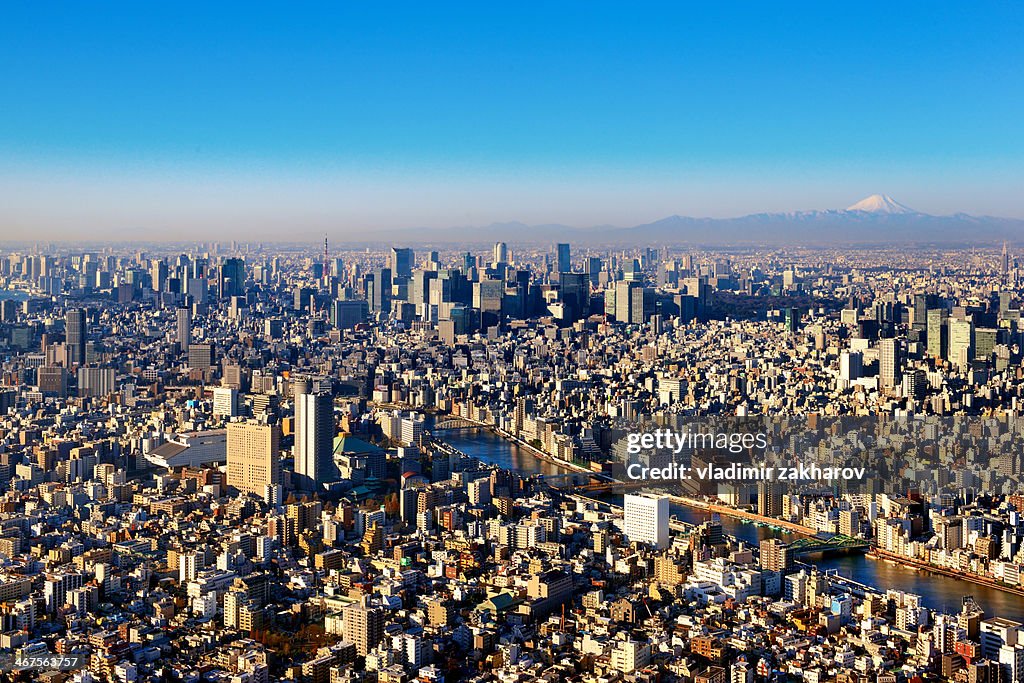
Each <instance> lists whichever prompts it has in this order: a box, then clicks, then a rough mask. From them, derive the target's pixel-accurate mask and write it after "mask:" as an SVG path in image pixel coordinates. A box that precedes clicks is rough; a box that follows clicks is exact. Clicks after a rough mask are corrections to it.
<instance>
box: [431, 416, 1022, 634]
mask: <svg viewBox="0 0 1024 683" xmlns="http://www.w3.org/2000/svg"><path fill="white" fill-rule="evenodd" d="M439 436H443V438H444V440H445V441H447V442H448V443H450V444H451V445H452V446H454V447H455V448H458V449H459V450H460V451H462V452H463V453H466V454H467V455H472V456H474V457H477V458H479V459H480V460H482V461H484V462H488V463H493V464H495V465H498V466H499V467H502V468H504V469H508V470H512V471H516V472H520V473H522V474H524V475H531V474H559V473H562V472H566V471H568V470H566V469H565V468H563V467H560V466H559V465H556V464H554V463H550V462H547V461H544V460H541V459H540V458H538V457H537V456H535V455H534V454H532V453H530V451H529V450H527V449H525V448H520V447H519V446H516V445H515V444H513V443H511V442H509V441H506V440H505V439H503V438H501V437H500V436H498V435H496V434H494V433H493V432H491V431H489V430H484V429H476V430H467V431H452V432H445V433H443V434H442V435H439ZM672 514H673V515H675V516H676V517H677V518H678V519H679V520H680V521H683V522H689V523H691V524H700V523H702V522H705V521H707V519H708V513H705V512H702V511H700V510H695V509H693V508H686V507H678V506H672ZM722 528H723V531H725V533H726V534H728V535H730V536H733V537H735V538H738V539H740V540H742V541H745V542H747V543H750V544H752V545H756V544H757V543H758V542H759V541H761V540H762V539H765V538H772V537H777V538H781V539H783V540H791V539H792V538H795V536H793V535H791V534H788V533H786V532H781V531H775V530H773V529H771V528H769V527H759V526H756V525H754V524H744V523H742V522H740V521H739V520H737V519H733V518H731V517H722ZM805 561H806V562H809V563H813V564H815V565H817V566H818V568H819V569H822V570H826V569H835V570H836V571H837V572H838V573H839V574H841V575H843V576H846V577H849V578H851V579H854V580H855V581H859V582H861V583H864V584H867V585H869V586H875V587H876V588H879V589H881V590H886V589H889V588H896V589H899V590H902V591H906V592H908V593H914V594H917V595H920V596H921V598H922V599H923V601H924V603H925V605H927V606H928V607H930V608H932V609H936V610H940V611H943V612H949V613H956V612H958V611H960V603H961V600H962V599H963V596H965V595H972V596H974V599H975V601H976V602H977V603H978V605H979V606H980V607H981V608H982V609H983V610H984V611H985V615H986V616H988V617H992V616H1000V617H1007V618H1010V619H1015V620H1018V621H1024V596H1018V595H1014V594H1012V593H1006V592H1003V591H1000V590H996V589H994V588H989V587H988V586H981V585H978V584H973V583H968V582H965V581H958V580H957V579H954V578H951V577H948V576H942V575H940V574H932V573H929V572H925V571H920V570H917V569H911V568H909V567H901V566H898V565H895V564H891V563H889V562H884V561H879V560H871V559H868V558H867V557H864V556H863V555H846V556H837V557H813V558H805Z"/></svg>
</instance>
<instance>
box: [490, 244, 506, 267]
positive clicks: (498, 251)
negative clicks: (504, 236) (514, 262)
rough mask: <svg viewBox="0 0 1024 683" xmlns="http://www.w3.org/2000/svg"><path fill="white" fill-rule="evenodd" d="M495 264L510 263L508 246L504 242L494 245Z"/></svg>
mask: <svg viewBox="0 0 1024 683" xmlns="http://www.w3.org/2000/svg"><path fill="white" fill-rule="evenodd" d="M493 262H494V263H508V245H507V244H505V243H504V242H496V243H495V244H494V258H493Z"/></svg>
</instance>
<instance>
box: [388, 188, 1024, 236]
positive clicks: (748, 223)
mask: <svg viewBox="0 0 1024 683" xmlns="http://www.w3.org/2000/svg"><path fill="white" fill-rule="evenodd" d="M467 234H472V235H473V236H474V237H475V238H476V239H477V240H479V241H480V242H481V243H486V242H488V241H497V240H506V241H510V242H519V243H524V244H526V243H535V244H540V243H550V242H553V241H571V242H574V243H578V244H606V245H637V244H652V245H653V244H665V245H680V246H681V245H707V246H729V245H755V244H757V245H771V244H780V245H781V244H788V245H794V244H799V245H827V244H851V245H852V244H922V243H931V244H936V243H943V244H961V245H962V244H974V243H979V242H984V241H989V242H1000V241H1003V240H1010V241H1013V242H1017V241H1020V240H1021V238H1022V237H1024V220H1020V219H1016V218H995V217H992V216H972V215H970V214H965V213H956V214H953V215H950V216H934V215H931V214H927V213H922V212H920V211H915V210H914V209H911V208H910V207H908V206H906V205H904V204H901V203H899V202H898V201H896V200H895V199H893V198H892V197H890V196H888V195H885V194H873V195H871V196H870V197H866V198H865V199H862V200H861V201H859V202H857V203H856V204H853V205H851V206H850V207H848V208H846V209H825V210H812V211H789V212H784V213H754V214H748V215H746V216H737V217H735V218H695V217H691V216H668V217H666V218H662V219H660V220H657V221H654V222H652V223H644V224H642V225H635V226H632V227H615V226H610V225H602V226H595V227H590V228H575V227H570V226H567V225H532V226H528V225H524V224H521V223H494V224H492V225H489V226H483V227H477V228H466V227H459V228H447V229H445V228H442V229H438V230H432V229H417V230H403V231H393V232H390V233H387V234H382V235H381V239H383V240H385V241H388V240H391V241H393V240H395V239H404V240H407V241H415V242H416V243H428V244H430V243H437V244H446V243H461V242H465V240H466V236H467Z"/></svg>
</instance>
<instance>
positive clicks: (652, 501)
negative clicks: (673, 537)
mask: <svg viewBox="0 0 1024 683" xmlns="http://www.w3.org/2000/svg"><path fill="white" fill-rule="evenodd" d="M622 508H623V531H624V532H625V534H626V538H627V539H628V540H629V542H630V543H633V542H639V543H648V544H650V545H653V546H654V547H656V548H666V547H668V543H669V537H668V536H669V534H668V531H669V529H668V497H667V496H650V495H644V494H626V496H625V499H624V500H623V504H622Z"/></svg>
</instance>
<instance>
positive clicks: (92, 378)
mask: <svg viewBox="0 0 1024 683" xmlns="http://www.w3.org/2000/svg"><path fill="white" fill-rule="evenodd" d="M77 378H78V395H79V396H106V395H107V394H110V393H112V392H113V391H114V388H115V385H114V381H115V375H114V368H79V369H78V374H77Z"/></svg>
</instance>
